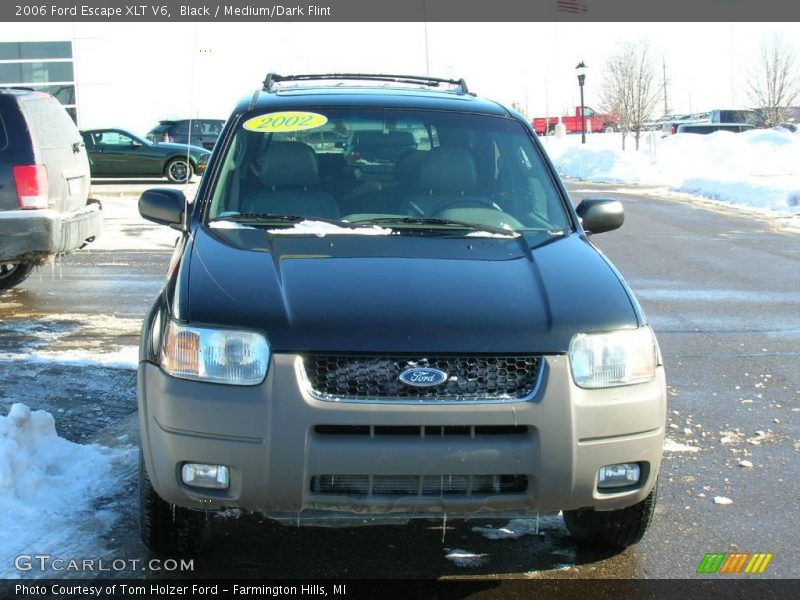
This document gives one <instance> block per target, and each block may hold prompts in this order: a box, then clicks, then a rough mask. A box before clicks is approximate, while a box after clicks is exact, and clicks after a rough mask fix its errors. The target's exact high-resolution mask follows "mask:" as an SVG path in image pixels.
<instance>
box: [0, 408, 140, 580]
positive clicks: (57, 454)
mask: <svg viewBox="0 0 800 600" xmlns="http://www.w3.org/2000/svg"><path fill="white" fill-rule="evenodd" d="M133 465H134V450H133V449H130V448H128V449H111V448H106V447H103V446H98V445H88V446H84V445H81V444H75V443H72V442H70V441H68V440H65V439H63V438H60V437H58V435H56V431H55V421H54V419H53V416H52V415H51V414H50V413H48V412H45V411H41V410H37V411H31V410H30V409H29V408H28V407H27V406H25V405H24V404H14V405H12V406H11V409H10V410H9V413H8V416H5V417H3V416H0V531H2V532H3V535H2V536H0V577H10V576H16V575H19V573H18V572H17V571H16V570H15V569H14V557H15V556H17V555H18V554H52V555H53V556H70V555H72V556H78V555H79V554H77V553H79V552H80V551H81V550H82V548H89V547H90V545H91V543H92V541H91V540H92V538H94V537H95V536H97V535H101V534H102V533H103V532H104V531H106V530H107V529H108V528H109V527H110V526H111V524H112V523H113V520H114V518H115V517H114V515H113V513H112V512H111V511H102V510H99V511H98V510H95V508H94V506H93V503H94V501H95V500H98V499H100V498H102V497H104V496H108V495H112V494H114V493H116V492H118V491H119V489H120V487H121V486H122V479H123V478H124V477H128V476H130V471H131V470H132V468H133Z"/></svg>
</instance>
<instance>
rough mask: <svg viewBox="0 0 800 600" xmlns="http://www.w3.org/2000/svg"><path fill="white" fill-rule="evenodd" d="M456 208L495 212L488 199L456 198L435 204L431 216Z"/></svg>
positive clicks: (495, 208)
mask: <svg viewBox="0 0 800 600" xmlns="http://www.w3.org/2000/svg"><path fill="white" fill-rule="evenodd" d="M454 206H457V207H458V208H491V209H493V210H497V207H496V206H495V204H494V202H492V201H491V200H489V199H488V198H481V197H479V196H475V197H463V196H461V197H456V198H449V199H447V200H444V201H442V202H440V203H439V204H437V205H436V206H435V207H434V208H433V209H432V210H431V214H432V215H438V214H439V213H441V212H442V211H445V210H447V209H448V208H452V207H454Z"/></svg>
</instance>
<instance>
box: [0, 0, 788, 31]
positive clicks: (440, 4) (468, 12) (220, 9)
mask: <svg viewBox="0 0 800 600" xmlns="http://www.w3.org/2000/svg"><path fill="white" fill-rule="evenodd" d="M0 20H2V21H10V22H14V21H17V22H59V21H69V22H74V21H80V22H103V21H106V22H137V21H141V22H170V21H172V22H220V23H230V22H240V23H242V22H248V23H254V22H270V21H276V22H286V21H294V22H304V21H308V22H325V21H330V22H345V21H353V22H360V21H363V22H369V21H372V22H376V21H381V22H403V21H430V22H504V21H510V22H519V21H528V22H551V21H567V22H581V21H589V22H592V21H624V22H643V21H660V22H665V21H666V22H669V21H687V22H696V21H700V22H740V21H758V22H769V21H779V22H786V21H800V3H799V2H796V1H792V0H668V1H667V0H318V1H317V0H312V1H310V2H309V1H308V0H300V1H292V0H285V1H273V0H249V1H248V0H229V1H227V2H225V1H222V2H219V1H214V0H210V1H206V0H200V1H198V0H184V1H183V2H180V1H176V0H157V1H156V2H148V1H144V0H123V1H122V2H120V1H119V0H41V1H38V2H35V1H31V0H16V1H15V0H6V1H4V2H2V3H0ZM676 34H677V35H680V30H679V29H678V30H676Z"/></svg>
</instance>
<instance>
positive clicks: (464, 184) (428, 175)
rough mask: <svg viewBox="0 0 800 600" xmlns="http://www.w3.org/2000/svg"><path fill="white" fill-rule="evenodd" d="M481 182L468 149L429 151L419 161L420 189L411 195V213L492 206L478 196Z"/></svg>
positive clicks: (408, 200) (407, 206) (406, 207)
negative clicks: (454, 207)
mask: <svg viewBox="0 0 800 600" xmlns="http://www.w3.org/2000/svg"><path fill="white" fill-rule="evenodd" d="M477 185H478V177H477V172H476V170H475V161H474V160H473V158H472V154H471V153H470V151H469V150H468V149H466V148H462V147H460V146H440V147H438V148H434V149H433V150H431V151H430V152H428V153H426V156H425V157H424V158H423V159H422V160H421V162H420V164H419V178H418V184H417V192H416V193H415V194H412V195H411V196H409V197H407V198H406V200H405V202H404V203H403V210H404V212H406V213H407V214H412V215H425V216H433V215H435V214H436V213H438V212H439V211H441V210H443V209H446V208H449V207H451V206H458V207H461V208H469V207H478V208H491V207H492V203H491V201H490V200H489V199H487V198H485V197H481V196H477V195H475V191H476V189H477Z"/></svg>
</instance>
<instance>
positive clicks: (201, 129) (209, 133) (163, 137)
mask: <svg viewBox="0 0 800 600" xmlns="http://www.w3.org/2000/svg"><path fill="white" fill-rule="evenodd" d="M224 125H225V121H224V120H223V119H180V120H175V121H171V120H165V121H159V122H158V125H156V126H155V127H153V128H152V129H151V130H150V132H149V133H148V134H147V139H148V140H150V141H151V142H155V143H159V142H173V143H175V144H188V143H190V142H191V144H192V145H193V146H202V147H203V148H206V149H208V150H211V149H212V148H214V144H216V143H217V138H218V137H219V134H220V133H222V128H223V126H224ZM190 133H191V135H189V134H190Z"/></svg>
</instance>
